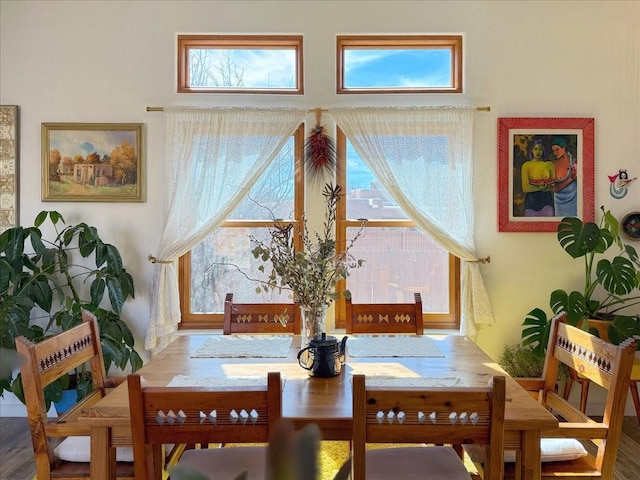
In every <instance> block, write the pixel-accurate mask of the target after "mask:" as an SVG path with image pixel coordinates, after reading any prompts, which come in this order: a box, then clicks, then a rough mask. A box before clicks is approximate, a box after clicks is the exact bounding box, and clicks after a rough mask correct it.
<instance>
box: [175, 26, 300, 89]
mask: <svg viewBox="0 0 640 480" xmlns="http://www.w3.org/2000/svg"><path fill="white" fill-rule="evenodd" d="M302 67H303V65H302V36H299V35H288V36H284V35H274V36H263V35H261V36H257V35H179V36H178V93H284V94H287V93H288V94H303V93H304V83H303V73H302V72H303V68H302Z"/></svg>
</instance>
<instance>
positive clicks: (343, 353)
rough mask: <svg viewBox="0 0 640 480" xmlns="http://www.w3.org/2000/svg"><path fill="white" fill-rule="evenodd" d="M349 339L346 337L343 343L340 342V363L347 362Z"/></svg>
mask: <svg viewBox="0 0 640 480" xmlns="http://www.w3.org/2000/svg"><path fill="white" fill-rule="evenodd" d="M348 338H349V337H347V336H344V337H343V338H342V341H341V342H340V352H339V355H340V363H344V362H345V359H346V355H347V339H348Z"/></svg>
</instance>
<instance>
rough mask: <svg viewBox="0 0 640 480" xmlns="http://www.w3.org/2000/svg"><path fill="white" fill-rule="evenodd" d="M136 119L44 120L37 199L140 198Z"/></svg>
mask: <svg viewBox="0 0 640 480" xmlns="http://www.w3.org/2000/svg"><path fill="white" fill-rule="evenodd" d="M143 127H144V126H143V124H141V123H43V124H42V200H43V201H56V202H60V201H62V202H144V200H145V197H144V196H145V179H144V144H143V133H144V128H143Z"/></svg>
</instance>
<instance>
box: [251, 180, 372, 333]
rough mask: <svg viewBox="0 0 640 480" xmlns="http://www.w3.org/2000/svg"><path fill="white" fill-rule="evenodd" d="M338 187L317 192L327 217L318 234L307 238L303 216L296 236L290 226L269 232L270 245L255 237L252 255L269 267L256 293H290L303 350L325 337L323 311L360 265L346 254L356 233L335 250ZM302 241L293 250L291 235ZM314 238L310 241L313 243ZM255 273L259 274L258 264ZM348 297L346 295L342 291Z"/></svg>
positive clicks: (360, 261)
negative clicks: (312, 340)
mask: <svg viewBox="0 0 640 480" xmlns="http://www.w3.org/2000/svg"><path fill="white" fill-rule="evenodd" d="M341 191H342V187H340V185H336V186H334V185H333V184H330V183H329V184H326V185H325V186H324V189H323V191H322V195H323V196H324V198H325V203H326V212H325V220H324V224H323V229H322V232H321V233H320V234H319V233H315V236H312V235H311V234H310V233H309V230H308V228H307V218H306V216H304V215H303V218H302V228H301V231H299V232H297V231H296V230H295V229H294V226H293V225H292V224H290V223H287V224H285V223H279V222H277V221H276V223H275V225H274V226H273V227H271V228H270V229H269V233H270V241H269V242H268V243H264V242H262V241H260V240H258V239H256V238H255V237H252V238H251V240H252V242H253V243H254V244H255V246H254V247H253V249H252V250H251V251H252V253H253V256H254V257H255V258H260V259H261V260H262V261H263V262H265V263H266V262H269V263H270V264H271V271H270V272H269V275H268V277H267V280H266V281H264V282H261V285H260V286H259V287H258V290H264V291H268V290H270V289H278V290H283V289H284V290H290V291H291V292H292V296H293V298H294V300H295V301H296V302H297V303H299V304H300V309H301V312H302V331H303V332H302V335H303V344H302V345H303V346H304V345H305V343H306V341H308V340H309V339H310V338H313V337H314V336H315V335H317V334H320V333H322V332H324V330H325V326H324V320H325V313H326V309H327V307H328V306H329V305H330V304H331V303H332V302H333V301H335V300H337V299H338V296H339V294H338V293H337V292H336V290H335V287H336V284H337V283H338V281H340V280H343V279H345V278H347V276H348V275H349V270H350V269H351V268H359V267H361V266H362V264H363V263H364V261H363V260H358V259H355V258H353V256H352V255H350V254H349V250H350V248H351V246H352V245H353V244H354V243H355V241H356V240H357V239H358V238H359V237H360V235H361V234H362V231H363V228H364V222H365V221H364V220H363V222H362V226H361V229H360V230H359V231H358V233H357V234H356V235H355V237H354V238H353V239H351V241H350V242H349V243H348V244H347V246H346V248H345V249H344V251H342V252H338V250H337V249H336V241H335V239H334V234H335V232H334V230H335V223H336V209H337V205H338V201H339V200H340V197H341ZM297 235H299V238H300V239H301V241H302V244H303V246H304V249H303V250H302V251H296V249H295V244H296V241H295V240H296V236H297ZM314 238H315V241H314ZM259 270H260V271H262V272H264V271H265V267H264V265H261V266H260V267H259ZM344 294H345V295H346V296H349V295H350V293H349V291H345V293H344Z"/></svg>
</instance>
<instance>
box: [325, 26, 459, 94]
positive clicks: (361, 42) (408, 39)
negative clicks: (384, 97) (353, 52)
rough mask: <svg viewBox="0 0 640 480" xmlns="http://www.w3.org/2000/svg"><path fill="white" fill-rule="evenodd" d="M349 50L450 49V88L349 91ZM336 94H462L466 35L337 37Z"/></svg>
mask: <svg viewBox="0 0 640 480" xmlns="http://www.w3.org/2000/svg"><path fill="white" fill-rule="evenodd" d="M349 47H351V48H354V47H358V49H362V50H367V49H369V50H373V49H376V50H384V49H397V48H398V47H401V48H403V49H405V50H409V49H422V50H425V49H429V48H438V49H442V48H449V49H451V86H450V87H419V88H418V87H406V88H403V87H384V88H373V87H367V88H347V87H345V85H344V71H345V68H344V60H345V59H344V52H345V50H346V49H348V48H349ZM336 74H337V77H336V93H338V94H360V93H367V94H372V93H373V94H380V93H385V94H387V93H462V35H384V36H381V35H339V36H337V37H336Z"/></svg>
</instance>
